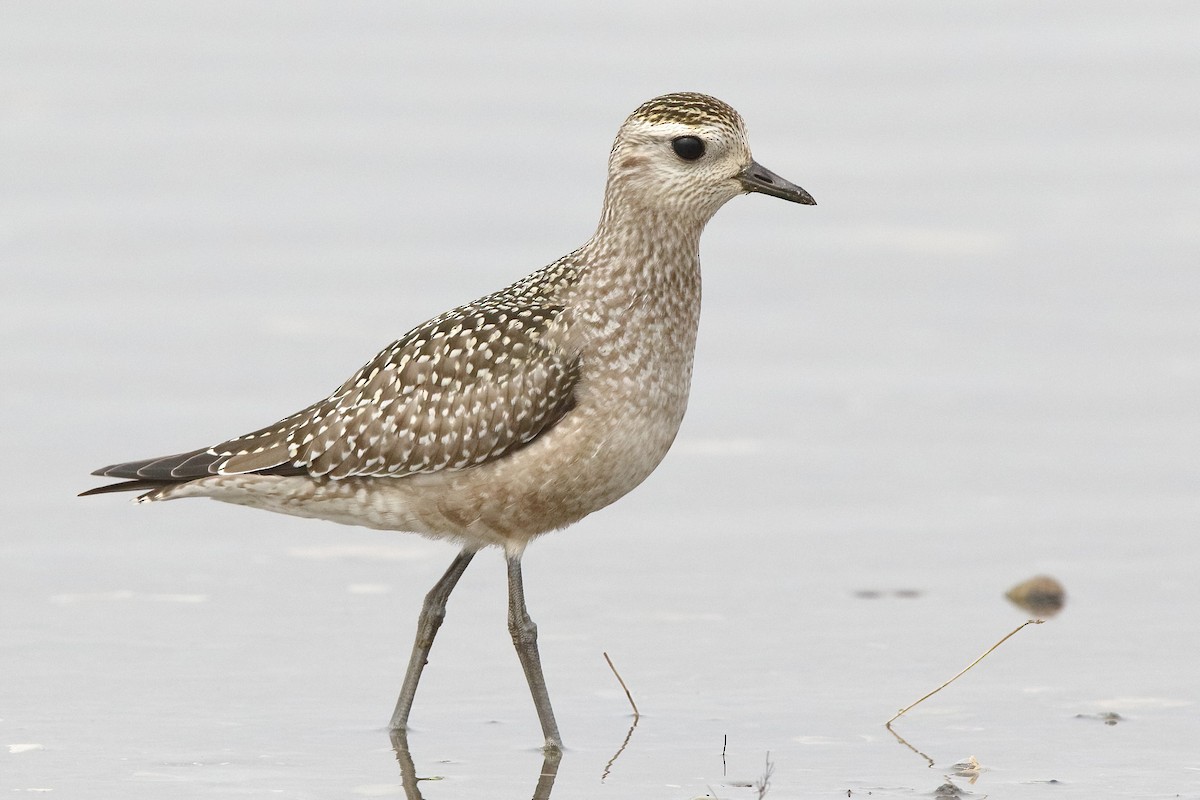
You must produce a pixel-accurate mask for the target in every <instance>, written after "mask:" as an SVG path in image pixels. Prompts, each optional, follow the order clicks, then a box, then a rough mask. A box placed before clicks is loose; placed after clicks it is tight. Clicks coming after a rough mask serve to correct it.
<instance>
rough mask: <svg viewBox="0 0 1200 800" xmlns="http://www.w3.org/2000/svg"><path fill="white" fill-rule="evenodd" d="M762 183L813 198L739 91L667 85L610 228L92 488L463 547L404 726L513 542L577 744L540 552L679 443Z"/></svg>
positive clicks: (412, 686)
mask: <svg viewBox="0 0 1200 800" xmlns="http://www.w3.org/2000/svg"><path fill="white" fill-rule="evenodd" d="M746 192H761V193H763V194H768V195H772V196H774V197H780V198H783V199H784V200H790V201H792V202H795V203H803V204H805V205H813V204H814V202H813V199H812V197H811V196H810V195H809V194H808V193H807V192H806V191H804V190H803V189H801V188H800V187H799V186H796V185H795V184H792V183H789V182H788V181H786V180H784V179H782V178H780V177H779V176H778V175H776V174H775V173H773V172H771V171H770V170H768V169H765V168H764V167H762V166H760V165H759V164H758V163H756V162H755V161H754V160H753V158H752V157H751V155H750V147H749V145H748V143H747V140H746V129H745V125H744V124H743V122H742V118H741V116H739V115H738V113H737V112H736V111H734V110H733V109H732V108H730V107H729V106H728V105H726V104H725V103H723V102H721V101H720V100H717V99H715V98H713V97H709V96H707V95H703V94H695V93H691V92H680V93H676V94H668V95H663V96H662V97H656V98H654V99H653V100H650V101H648V102H646V103H644V104H642V105H641V106H640V107H639V108H638V109H637V110H636V111H634V112H633V114H631V115H630V116H629V118H628V119H626V120H625V123H624V124H623V125H622V126H621V128H620V130H619V131H618V132H617V138H616V141H615V142H614V144H613V148H612V153H611V154H610V156H609V161H608V183H607V186H606V188H605V191H604V208H603V213H602V214H601V217H600V224H599V226H598V227H597V229H596V233H595V235H593V236H592V238H591V239H589V240H588V241H587V242H586V243H585V244H584V245H583V246H582V247H580V248H579V249H578V250H576V251H575V252H573V253H570V254H569V255H566V256H563V257H562V258H560V259H558V260H557V261H555V262H554V263H552V264H550V265H549V266H547V267H545V268H543V269H540V270H538V271H537V272H534V273H533V274H532V275H530V276H528V277H526V278H523V279H521V280H519V281H517V282H516V283H514V284H512V285H511V286H509V287H508V288H505V289H502V290H500V291H498V292H496V293H494V294H490V295H488V296H486V297H483V298H481V299H479V300H476V301H475V302H473V303H468V304H467V305H464V306H460V307H458V308H456V309H453V310H452V311H447V312H446V313H444V314H442V315H441V316H438V317H435V318H434V319H431V320H429V321H428V322H425V323H422V324H421V325H418V326H417V327H415V328H413V329H412V330H411V331H409V332H408V333H406V334H405V335H404V336H402V337H401V338H400V339H399V340H397V341H396V342H394V343H392V344H390V345H388V346H387V347H386V348H384V350H383V351H382V352H380V353H379V355H377V356H375V357H374V358H373V359H371V360H370V361H369V362H367V363H366V364H365V365H364V366H363V367H362V368H361V369H359V370H358V372H356V373H354V375H352V376H351V377H350V379H349V380H347V381H346V382H345V383H343V384H342V385H341V386H339V387H338V388H337V389H336V390H335V391H334V392H333V394H331V395H330V396H329V397H327V398H326V399H324V400H319V401H317V402H316V403H314V404H313V405H311V406H309V407H308V408H305V409H303V410H302V411H298V412H297V413H295V414H292V415H291V416H288V417H285V418H284V419H282V420H280V421H279V422H276V423H275V424H273V425H269V426H267V427H265V428H262V429H261V430H257V431H254V432H253V433H248V434H246V435H244V436H238V437H236V438H234V439H230V440H229V441H226V442H222V443H221V444H217V445H214V446H212V447H205V448H202V449H199V450H192V451H190V452H187V453H181V454H179V455H171V456H165V457H160V458H150V459H145V460H142V461H131V462H127V463H124V464H114V465H112V466H109V467H105V468H103V469H100V470H97V471H96V472H95V473H94V474H96V475H103V476H106V477H111V478H123V479H125V482H122V483H117V484H112V485H108V486H102V487H99V488H96V489H92V490H90V491H87V492H84V494H99V493H103V492H112V491H142V492H144V494H142V495H141V496H140V497H139V498H138V500H139V501H142V502H150V501H157V500H174V499H177V498H182V497H211V498H213V499H214V500H221V501H223V502H227V503H237V504H239V505H244V506H250V507H252V508H261V509H265V510H267V511H276V512H279V513H282V514H292V515H295V516H301V517H316V518H319V519H327V520H332V521H334V522H341V523H345V524H348V525H363V526H366V527H369V528H377V529H382V530H393V531H413V532H416V533H421V534H424V535H426V536H431V537H435V538H441V539H449V540H451V541H454V542H456V543H457V544H459V545H460V546H461V547H462V550H461V552H460V553H459V554H458V556H457V557H456V558H455V559H454V561H453V563H451V565H450V568H449V569H448V570H446V573H445V574H444V575H443V576H442V577H441V579H440V580H438V582H437V583H436V584H435V585H434V587H433V589H432V590H430V592H429V594H428V595H427V596H426V598H425V602H424V605H423V606H422V608H421V614H420V617H419V618H418V622H417V636H416V641H415V642H414V643H413V650H412V656H411V658H410V660H409V663H408V671H407V673H406V674H405V677H404V684H403V687H402V689H401V692H400V698H399V700H398V701H397V703H396V709H395V713H394V714H393V715H392V719H391V728H392V730H394V731H403V730H405V729H406V728H407V724H408V714H409V710H410V708H411V707H412V702H413V697H414V696H415V694H416V690H417V682H418V681H419V680H420V677H421V672H422V670H423V669H424V667H425V664H426V662H427V660H428V656H429V650H430V647H431V646H432V644H433V639H434V636H435V635H436V633H437V630H438V628H439V627H440V626H441V623H442V619H443V617H444V616H445V607H446V600H447V598H448V597H449V595H450V592H451V591H452V590H453V589H454V585H455V584H456V583H457V582H458V579H459V578H460V577H461V576H462V573H463V570H465V569H466V567H467V565H468V564H469V563H470V561H471V559H472V558H473V557H474V556H475V553H476V552H477V551H479V550H480V549H482V548H484V547H487V546H489V545H496V546H498V547H502V548H504V553H505V556H506V559H507V564H508V587H509V590H508V591H509V600H508V627H509V631H510V632H511V634H512V639H513V644H514V645H515V647H516V650H517V655H518V657H519V658H520V661H521V666H522V668H523V669H524V671H525V677H526V679H527V680H528V682H529V689H530V691H531V692H532V694H533V700H534V704H535V706H536V707H537V714H538V719H539V721H540V722H541V726H542V732H543V734H545V738H546V747H547V749H551V750H554V749H558V748H559V747H561V739H560V737H559V733H558V726H557V723H556V722H555V719H554V712H553V711H552V709H551V707H550V696H549V693H548V692H547V690H546V682H545V679H544V678H543V676H542V667H541V661H540V658H539V656H538V649H537V628H536V626H535V625H534V623H533V621H532V620H531V619H530V618H529V614H528V613H527V612H526V609H525V597H524V590H523V588H522V581H521V555H522V553H523V552H524V550H525V547H526V545H528V544H529V542H530V541H531V540H533V539H534V538H536V537H538V536H540V535H542V534H543V533H547V532H548V531H552V530H555V529H558V528H562V527H564V526H566V525H570V524H571V523H572V522H575V521H577V520H579V519H581V518H582V517H584V516H586V515H588V514H590V513H592V512H593V511H596V510H597V509H600V508H603V507H604V506H607V505H608V504H609V503H612V502H613V501H614V500H616V499H617V498H619V497H621V496H622V495H624V494H625V493H627V492H629V491H630V490H631V489H633V488H634V487H635V486H637V485H638V484H639V483H641V482H642V481H643V480H644V479H645V478H646V476H648V475H649V474H650V473H651V472H652V471H653V470H654V468H655V467H656V466H658V463H659V462H660V461H661V460H662V458H663V456H665V455H666V453H667V450H668V449H669V448H670V446H671V442H672V441H673V440H674V438H675V434H676V431H678V429H679V424H680V421H681V420H682V419H683V414H684V410H685V409H686V407H687V401H688V390H689V387H690V384H691V378H692V357H693V351H694V349H695V344H696V328H697V324H698V322H699V319H700V261H699V246H700V233H701V231H703V230H704V226H705V224H706V223H707V222H708V221H709V219H710V218H712V216H713V214H714V213H716V211H717V209H718V208H720V207H721V206H722V205H724V204H725V203H726V202H727V201H729V200H730V199H732V198H733V197H735V196H737V195H739V194H743V193H746Z"/></svg>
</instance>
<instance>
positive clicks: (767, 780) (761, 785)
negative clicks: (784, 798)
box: [754, 750, 775, 800]
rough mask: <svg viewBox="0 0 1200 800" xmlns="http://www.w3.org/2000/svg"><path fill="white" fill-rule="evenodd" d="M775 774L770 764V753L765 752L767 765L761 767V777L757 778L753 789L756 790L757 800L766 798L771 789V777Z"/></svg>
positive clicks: (773, 767) (773, 766) (772, 765)
mask: <svg viewBox="0 0 1200 800" xmlns="http://www.w3.org/2000/svg"><path fill="white" fill-rule="evenodd" d="M774 774H775V765H774V764H772V763H771V751H770V750H768V751H767V763H766V766H765V767H763V775H762V777H761V778H759V779H758V780H757V781H756V782H755V784H754V788H755V789H757V790H758V800H763V798H764V797H766V796H767V790H768V789H770V788H771V776H772V775H774Z"/></svg>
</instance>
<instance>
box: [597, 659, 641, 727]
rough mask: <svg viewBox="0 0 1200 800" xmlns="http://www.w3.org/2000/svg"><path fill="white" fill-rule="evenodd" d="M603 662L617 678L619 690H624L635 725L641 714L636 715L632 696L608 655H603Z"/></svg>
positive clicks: (635, 705) (635, 704) (636, 710)
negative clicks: (631, 709)
mask: <svg viewBox="0 0 1200 800" xmlns="http://www.w3.org/2000/svg"><path fill="white" fill-rule="evenodd" d="M604 660H605V661H607V662H608V668H609V669H611V670H612V671H613V675H616V676H617V683H619V684H621V688H622V689H624V690H625V696H626V697H628V698H629V705H631V706H633V721H634V723H637V721H638V718H639V717H641V714H639V713H638V709H637V703H635V702H633V695H631V694H630V693H629V687H628V686H626V685H625V681H624V680H622V679H621V673H619V672H617V668H616V667H615V666H613V662H612V659H611V658H609V657H608V653H605V654H604Z"/></svg>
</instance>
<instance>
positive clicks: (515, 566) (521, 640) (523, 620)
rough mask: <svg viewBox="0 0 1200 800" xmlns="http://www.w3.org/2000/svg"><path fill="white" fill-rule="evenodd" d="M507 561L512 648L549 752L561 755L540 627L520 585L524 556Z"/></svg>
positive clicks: (516, 556) (509, 623) (513, 556)
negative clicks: (540, 653) (541, 652)
mask: <svg viewBox="0 0 1200 800" xmlns="http://www.w3.org/2000/svg"><path fill="white" fill-rule="evenodd" d="M506 558H507V559H508V632H509V633H511V634H512V640H513V646H514V647H516V648H517V657H518V658H519V659H521V668H522V669H523V670H525V680H526V681H528V682H529V691H530V693H532V694H533V704H534V706H536V707H537V714H538V720H539V721H540V722H541V723H542V734H543V735H544V736H545V737H546V751H547V752H552V751H561V750H562V738H561V737H560V736H559V735H558V723H556V722H555V721H554V709H552V708H550V693H549V692H548V691H547V690H546V679H545V677H544V676H543V675H542V660H541V658H540V657H539V656H538V648H537V625H535V624H533V620H532V619H530V618H529V612H528V611H527V610H526V609H525V586H524V584H523V583H522V581H521V553H519V552H517V553H509V554H507V555H506Z"/></svg>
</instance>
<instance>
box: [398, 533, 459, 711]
mask: <svg viewBox="0 0 1200 800" xmlns="http://www.w3.org/2000/svg"><path fill="white" fill-rule="evenodd" d="M474 557H475V551H474V550H468V549H464V550H463V551H462V552H461V553H459V554H458V555H457V556H456V557H455V559H454V561H452V562H451V563H450V568H449V569H447V570H446V574H444V575H443V576H442V577H441V578H439V579H438V582H437V583H435V584H434V585H433V588H432V589H430V590H429V594H427V595H425V604H424V605H422V606H421V616H419V617H418V618H417V638H416V639H415V640H414V641H413V649H412V655H411V656H410V657H409V659H408V672H406V673H404V686H403V687H402V688H401V689H400V699H399V700H397V701H396V710H395V711H393V712H392V722H391V725H390V726H389V727H390V728H391V729H392V730H394V731H402V730H407V729H408V712H409V711H410V710H412V704H413V698H414V697H416V695H417V683H418V682H419V681H420V680H421V672H422V671H423V670H424V669H425V665H426V664H428V663H429V649H430V648H431V647H433V637H435V636H437V632H438V628H440V627H442V620H443V619H445V618H446V600H447V598H449V597H450V592H452V591H454V586H455V584H457V583H458V579H459V578H461V577H462V574H463V572H464V571H465V570H466V568H467V565H468V564H470V563H471V559H472V558H474Z"/></svg>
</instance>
